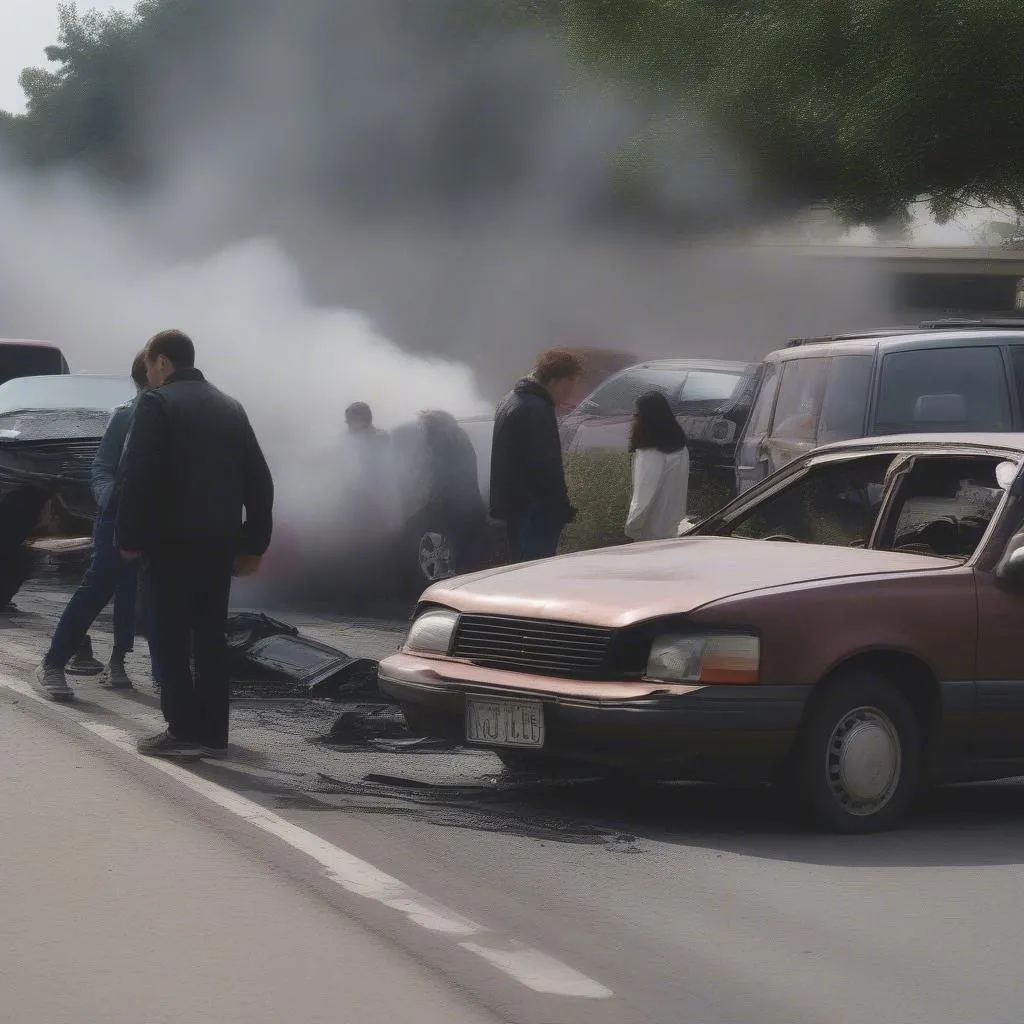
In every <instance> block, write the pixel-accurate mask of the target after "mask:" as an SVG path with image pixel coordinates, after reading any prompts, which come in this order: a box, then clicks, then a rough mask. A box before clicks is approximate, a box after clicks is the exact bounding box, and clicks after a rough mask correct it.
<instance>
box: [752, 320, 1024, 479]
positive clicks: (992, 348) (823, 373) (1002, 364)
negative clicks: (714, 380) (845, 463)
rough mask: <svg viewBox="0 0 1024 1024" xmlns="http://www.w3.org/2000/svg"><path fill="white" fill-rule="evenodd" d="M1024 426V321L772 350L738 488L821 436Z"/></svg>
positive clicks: (941, 325)
mask: <svg viewBox="0 0 1024 1024" xmlns="http://www.w3.org/2000/svg"><path fill="white" fill-rule="evenodd" d="M1021 429H1024V320H1021V319H1012V318H1005V319H991V320H975V321H962V320H961V321H950V320H937V321H928V322H925V323H923V324H919V325H917V326H916V327H904V328H896V329H892V330H878V331H869V332H864V333H862V334H844V335H836V336H834V337H829V338H811V339H802V340H798V341H793V342H790V344H789V345H788V346H787V347H786V348H784V349H780V350H779V351H777V352H772V353H771V354H770V355H768V356H767V357H766V359H765V361H764V364H763V371H762V374H761V378H760V380H759V384H758V390H757V395H756V397H755V399H754V403H753V409H752V411H751V413H750V417H749V419H748V421H747V425H746V429H745V431H744V433H743V437H742V439H741V440H740V444H739V446H738V448H737V453H736V489H737V491H738V492H739V493H742V492H743V491H745V490H746V489H747V488H748V487H752V486H753V485H754V484H756V483H757V482H758V481H760V480H763V479H764V478H765V477H766V476H768V475H769V474H771V473H774V472H776V471H777V470H779V469H781V468H782V467H783V466H785V465H787V464H788V463H789V462H791V461H792V460H793V459H795V458H797V457H798V456H800V455H803V454H804V453H806V452H808V451H810V450H812V449H813V448H815V447H817V446H818V445H821V444H828V443H829V442H832V441H842V440H846V439H848V438H856V437H873V436H877V435H884V434H898V433H904V432H914V433H918V432H933V431H936V430H943V431H946V430H952V431H960V432H964V431H980V430H984V431H991V430H996V431H998V430H1021Z"/></svg>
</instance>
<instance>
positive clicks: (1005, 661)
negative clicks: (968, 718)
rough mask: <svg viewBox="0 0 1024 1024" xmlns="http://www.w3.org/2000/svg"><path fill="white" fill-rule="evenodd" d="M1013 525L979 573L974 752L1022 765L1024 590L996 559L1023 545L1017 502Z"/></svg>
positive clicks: (1023, 523)
mask: <svg viewBox="0 0 1024 1024" xmlns="http://www.w3.org/2000/svg"><path fill="white" fill-rule="evenodd" d="M1004 515H1006V516H1007V517H1008V518H1010V517H1012V525H1009V524H1007V528H1006V529H1005V530H1003V531H1002V533H1003V536H1007V535H1009V540H1008V541H1007V543H1006V546H1005V549H1004V551H996V552H994V553H993V556H994V557H992V558H991V559H990V560H989V561H990V562H992V563H994V564H992V565H987V566H985V567H982V568H978V569H977V570H976V572H975V577H976V579H977V587H978V654H977V668H976V670H975V687H976V705H975V713H974V722H973V728H972V744H971V750H972V753H973V755H974V756H975V757H976V758H978V759H980V760H988V761H996V760H1017V759H1024V643H1021V636H1022V628H1021V624H1022V623H1024V588H1021V587H1020V586H1015V585H1010V584H1007V583H1003V581H1001V580H1000V579H999V578H998V577H997V576H996V573H995V564H998V557H999V556H1001V555H1002V554H1003V553H1005V551H1008V550H1012V549H1015V548H1017V547H1019V546H1020V545H1021V544H1022V543H1024V535H1022V534H1021V532H1020V530H1021V529H1022V528H1024V504H1022V501H1021V498H1020V497H1017V498H1016V499H1015V500H1013V501H1012V503H1011V504H1010V505H1009V507H1008V508H1007V511H1006V512H1005V513H1004Z"/></svg>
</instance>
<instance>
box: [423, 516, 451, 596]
mask: <svg viewBox="0 0 1024 1024" xmlns="http://www.w3.org/2000/svg"><path fill="white" fill-rule="evenodd" d="M455 556H456V549H455V541H454V539H453V538H452V536H451V535H450V534H449V533H448V532H447V531H443V530H440V529H432V528H426V529H423V530H421V531H419V532H418V536H417V541H416V568H417V570H418V572H419V580H420V582H422V583H423V585H424V586H430V584H432V583H437V582H439V581H440V580H445V579H448V578H449V577H450V576H454V575H455V565H456V558H455Z"/></svg>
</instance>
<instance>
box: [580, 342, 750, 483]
mask: <svg viewBox="0 0 1024 1024" xmlns="http://www.w3.org/2000/svg"><path fill="white" fill-rule="evenodd" d="M758 372H759V367H758V365H757V364H756V363H737V362H725V361H716V360H708V359H658V360H652V361H650V362H646V363H639V364H637V365H636V366H631V367H629V368H628V369H626V370H622V371H621V372H620V373H616V374H615V375H614V376H612V377H609V378H608V380H606V381H605V382H604V383H603V384H602V385H601V386H600V387H598V388H597V389H596V390H595V391H594V392H593V393H592V394H591V395H590V396H589V397H587V398H586V399H584V401H583V402H581V403H580V405H579V406H578V407H577V408H576V409H575V410H574V411H573V412H571V413H569V414H568V415H567V416H564V417H563V418H562V420H561V431H562V446H563V450H564V451H565V452H566V454H572V453H575V452H585V451H590V450H593V449H608V450H612V451H620V452H625V451H626V450H627V449H628V447H629V427H630V422H631V420H632V418H633V410H634V408H635V405H636V400H637V398H639V397H640V395H642V394H644V393H645V392H647V391H660V392H662V394H664V395H665V396H666V397H667V398H668V400H669V404H670V405H671V406H672V408H673V410H674V412H675V414H676V417H677V418H678V420H679V422H680V424H681V425H682V427H683V429H684V430H685V431H686V436H687V440H688V443H689V448H690V457H691V459H692V461H693V463H694V465H696V466H703V467H704V468H705V469H708V470H710V471H712V472H715V473H718V474H722V475H724V476H725V477H726V478H727V479H728V481H729V483H730V486H731V484H732V476H733V467H734V465H735V452H736V442H737V440H738V439H739V436H740V434H741V433H742V431H743V427H744V425H745V424H746V421H747V416H748V414H749V412H750V404H751V402H752V400H753V394H754V390H755V386H756V383H757V376H758Z"/></svg>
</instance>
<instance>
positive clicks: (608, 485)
mask: <svg viewBox="0 0 1024 1024" xmlns="http://www.w3.org/2000/svg"><path fill="white" fill-rule="evenodd" d="M630 466H631V459H630V456H629V455H628V454H622V453H619V452H587V453H575V454H572V455H569V456H568V457H567V458H566V463H565V480H566V484H567V485H568V488H569V498H570V500H571V501H572V503H573V504H574V505H575V506H576V508H577V509H578V510H579V514H578V516H577V517H576V522H574V523H570V524H569V525H568V526H567V527H566V528H565V531H564V532H563V534H562V542H561V544H560V545H559V549H558V550H559V552H561V553H563V554H564V553H566V552H569V551H588V550H591V549H593V548H605V547H614V546H615V545H617V544H626V543H627V542H628V541H627V538H626V535H625V534H624V533H623V528H624V526H625V524H626V514H627V512H628V511H629V500H630V495H631V493H632V475H631V469H630ZM731 497H732V491H731V488H730V487H729V484H728V483H727V482H726V481H725V480H723V479H721V478H720V477H717V476H709V475H708V473H707V472H706V471H704V470H703V469H701V468H697V469H694V470H693V472H691V474H690V499H689V508H688V509H687V510H686V513H685V514H688V515H689V516H690V517H691V518H693V519H703V518H704V517H705V516H708V515H710V514H711V513H712V512H715V511H716V510H718V509H720V508H721V507H722V506H723V505H724V504H725V503H726V502H727V501H728V500H729V499H730V498H731ZM683 515H684V513H683V512H680V515H679V518H680V519H682V517H683Z"/></svg>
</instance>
